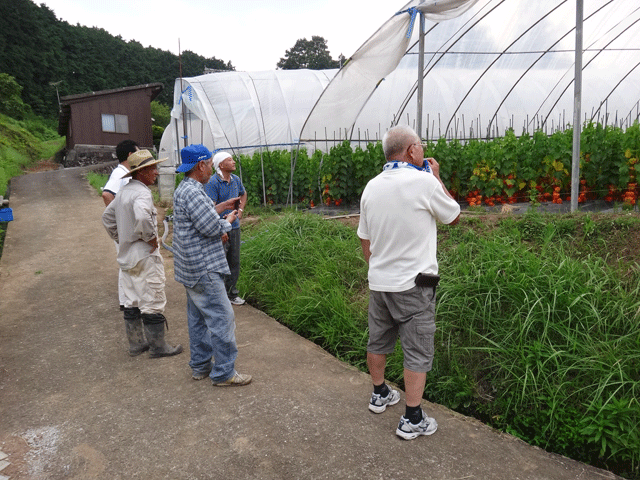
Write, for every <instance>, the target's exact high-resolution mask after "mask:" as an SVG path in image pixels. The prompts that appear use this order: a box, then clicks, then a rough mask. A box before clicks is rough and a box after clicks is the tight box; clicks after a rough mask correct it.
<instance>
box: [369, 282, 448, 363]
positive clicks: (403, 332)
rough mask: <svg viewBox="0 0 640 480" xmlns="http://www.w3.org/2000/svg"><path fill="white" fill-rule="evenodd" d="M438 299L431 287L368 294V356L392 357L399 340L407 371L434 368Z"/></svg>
mask: <svg viewBox="0 0 640 480" xmlns="http://www.w3.org/2000/svg"><path fill="white" fill-rule="evenodd" d="M435 319H436V297H435V292H434V289H433V288H432V287H418V286H417V285H416V286H415V287H413V288H411V289H410V290H407V291H405V292H376V291H373V290H371V291H370V292H369V343H368V344H367V352H370V353H374V354H379V355H388V354H390V353H393V351H394V349H395V345H396V341H397V340H398V336H400V344H401V345H402V352H403V353H404V368H406V369H407V370H411V371H412V372H418V373H422V372H428V371H430V370H431V367H432V366H433V353H434V337H435V332H436V321H435Z"/></svg>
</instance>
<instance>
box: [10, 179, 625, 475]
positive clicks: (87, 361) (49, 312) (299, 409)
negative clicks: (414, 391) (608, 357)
mask: <svg viewBox="0 0 640 480" xmlns="http://www.w3.org/2000/svg"><path fill="white" fill-rule="evenodd" d="M86 171H87V169H86V168H76V169H68V170H58V171H54V172H44V173H37V174H30V175H26V176H22V177H19V178H15V179H14V180H13V181H12V184H11V198H10V200H11V203H10V206H11V207H12V209H13V213H14V218H15V220H14V221H13V222H10V223H9V228H8V231H7V236H6V241H5V247H4V253H3V255H2V259H1V260H0V312H1V313H0V458H3V457H4V458H3V460H2V461H1V462H2V463H1V464H0V467H3V468H2V470H0V478H3V477H5V478H6V477H8V478H10V479H11V480H14V479H30V480H40V479H123V480H124V479H127V480H129V479H362V478H369V479H385V480H389V479H398V480H400V479H403V480H404V479H424V478H429V479H432V480H445V479H446V480H454V479H456V480H462V479H481V480H491V479H495V480H542V479H548V480H552V479H553V480H577V479H581V480H582V479H594V480H602V479H614V478H617V477H615V476H614V475H612V474H610V473H608V472H605V471H602V470H598V469H595V468H592V467H590V466H587V465H584V464H581V463H578V462H575V461H573V460H569V459H567V458H564V457H560V456H558V455H553V454H549V453H547V452H545V451H543V450H540V449H538V448H534V447H530V446H528V445H526V444H525V443H523V442H522V441H520V440H517V439H515V438H514V437H511V436H509V435H504V434H501V433H498V432H496V431H494V430H492V429H491V428H488V427H486V426H484V425H482V424H481V423H479V422H477V421H475V420H473V419H470V418H466V417H463V416H461V415H458V414H456V413H454V412H451V411H450V410H447V409H446V408H443V407H441V406H438V405H433V404H428V403H426V402H425V405H424V407H425V409H426V410H427V411H428V412H429V414H430V415H432V416H434V417H436V419H437V420H438V423H439V430H438V431H437V432H436V434H435V435H433V436H431V437H419V438H418V439H416V440H413V441H409V442H407V441H404V440H401V439H399V438H398V437H397V436H396V435H395V433H394V432H395V428H396V426H397V423H398V420H399V418H400V415H401V414H402V413H403V410H404V394H403V401H402V402H401V403H399V404H398V405H396V406H394V407H390V408H389V409H387V411H386V412H385V413H383V414H381V415H374V414H372V413H370V412H369V411H368V409H367V402H368V399H369V395H370V391H371V386H370V381H369V377H368V375H366V374H364V373H361V372H359V371H357V370H355V369H354V368H352V367H350V366H348V365H345V364H344V363H342V362H340V361H338V360H337V359H335V358H334V357H332V356H331V355H329V354H327V353H326V352H324V351H323V350H321V349H320V348H318V347H317V346H315V345H314V344H313V343H311V342H308V341H307V340H305V339H303V338H301V337H299V336H298V335H296V334H294V333H292V332H291V331H289V330H288V329H287V328H285V327H283V326H282V325H280V324H279V323H278V322H276V321H275V320H273V319H272V318H269V317H268V316H266V315H264V314H263V313H261V312H260V311H258V310H255V309H254V308H252V307H250V306H247V305H245V306H241V307H234V308H235V311H236V319H237V339H238V344H239V347H240V349H239V350H240V353H239V357H238V362H237V368H238V370H239V371H241V372H247V373H250V374H252V375H253V376H254V382H253V383H252V384H251V385H250V386H247V387H237V388H228V389H221V388H214V387H212V386H211V384H210V382H209V381H208V380H204V381H200V382H196V381H193V380H192V379H191V376H190V370H189V368H188V366H187V362H188V335H187V327H186V301H185V293H184V288H183V287H182V286H181V285H180V284H177V283H176V282H175V281H174V280H173V268H172V262H171V259H170V258H169V257H168V256H167V258H166V264H165V267H166V272H167V287H166V290H167V298H168V305H167V310H166V316H167V318H168V320H169V326H170V330H169V333H168V339H169V341H171V342H179V343H182V345H183V346H184V347H185V349H186V350H187V352H186V353H183V354H182V355H178V356H176V357H170V358H163V359H154V360H150V359H149V358H148V357H147V356H146V355H141V356H139V357H135V358H131V357H129V356H128V354H127V344H126V340H125V333H124V325H123V320H122V315H121V312H120V311H119V310H118V301H117V292H116V276H117V275H116V272H117V267H116V263H115V250H114V246H113V243H112V242H111V240H110V239H109V238H108V236H107V234H106V233H105V231H104V230H103V228H102V225H101V223H100V216H101V214H102V211H103V203H102V200H101V199H100V198H99V197H98V196H97V195H96V194H95V192H94V191H93V190H92V189H91V187H90V186H89V185H88V183H87V182H86V180H85V178H84V174H85V173H86ZM164 253H167V252H166V251H164ZM3 453H4V455H6V456H4V455H3Z"/></svg>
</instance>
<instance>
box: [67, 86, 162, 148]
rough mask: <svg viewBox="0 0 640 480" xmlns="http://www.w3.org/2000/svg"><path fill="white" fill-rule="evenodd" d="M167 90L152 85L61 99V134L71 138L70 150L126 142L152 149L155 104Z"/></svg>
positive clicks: (110, 145) (69, 96) (68, 138)
mask: <svg viewBox="0 0 640 480" xmlns="http://www.w3.org/2000/svg"><path fill="white" fill-rule="evenodd" d="M163 87H164V86H163V84H162V83H148V84H145V85H136V86H134V87H125V88H119V89H115V90H102V91H99V92H89V93H83V94H79V95H68V96H66V97H62V98H60V117H59V122H58V133H59V134H60V135H64V136H66V137H67V143H66V149H67V151H70V150H72V149H74V148H76V146H80V145H82V146H96V147H108V146H109V147H115V146H116V145H117V144H118V143H120V142H121V141H122V140H126V139H132V140H134V141H135V142H136V143H137V144H138V145H141V146H149V147H150V146H152V145H153V133H152V129H151V101H152V100H153V99H154V98H156V97H157V96H158V95H159V94H160V92H161V91H162V89H163Z"/></svg>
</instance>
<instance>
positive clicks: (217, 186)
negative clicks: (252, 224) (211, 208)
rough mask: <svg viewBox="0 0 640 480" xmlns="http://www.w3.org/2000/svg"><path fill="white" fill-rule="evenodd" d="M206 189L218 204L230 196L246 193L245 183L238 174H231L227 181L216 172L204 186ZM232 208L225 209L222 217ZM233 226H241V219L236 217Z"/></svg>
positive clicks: (234, 227)
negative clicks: (243, 183)
mask: <svg viewBox="0 0 640 480" xmlns="http://www.w3.org/2000/svg"><path fill="white" fill-rule="evenodd" d="M204 191H205V192H206V194H207V195H209V198H211V200H213V201H214V202H215V203H216V204H218V203H220V202H224V201H225V200H229V199H230V198H235V197H240V196H242V195H244V185H242V180H240V177H238V176H237V175H234V174H233V173H232V174H231V178H230V179H229V181H228V182H227V181H226V180H225V179H224V178H222V177H221V176H220V175H218V174H214V175H213V176H212V177H211V179H210V180H209V182H208V183H207V184H206V185H205V186H204ZM231 212H232V210H225V211H224V212H222V213H221V214H220V217H223V216H225V215H227V214H229V213H231ZM231 228H233V229H236V228H240V219H238V218H236V219H235V220H234V222H233V223H232V224H231Z"/></svg>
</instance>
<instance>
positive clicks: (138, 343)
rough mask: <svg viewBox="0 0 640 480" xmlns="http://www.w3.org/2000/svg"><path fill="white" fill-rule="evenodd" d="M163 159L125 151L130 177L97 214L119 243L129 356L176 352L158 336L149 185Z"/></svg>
mask: <svg viewBox="0 0 640 480" xmlns="http://www.w3.org/2000/svg"><path fill="white" fill-rule="evenodd" d="M165 160H166V158H163V159H160V160H156V159H154V158H153V155H151V152H149V151H148V150H138V151H137V152H134V153H132V154H131V155H129V157H128V162H129V168H130V170H129V172H128V173H127V174H126V175H125V177H131V181H129V183H127V184H126V185H124V186H123V187H122V188H121V189H120V190H119V191H118V194H117V195H116V197H115V199H114V200H113V201H112V202H111V203H109V205H107V208H106V209H105V211H104V213H103V215H102V223H103V225H104V227H105V229H106V230H107V233H108V234H109V236H110V237H111V238H112V239H114V240H115V241H116V242H118V246H119V249H118V265H119V266H120V269H121V270H122V286H123V290H124V295H125V303H124V321H125V326H126V332H127V338H128V340H129V355H131V356H136V355H140V354H141V353H143V352H145V351H147V350H149V357H150V358H158V357H167V356H171V355H177V354H179V353H181V352H182V346H181V345H176V346H175V347H172V346H171V345H168V344H167V343H166V342H165V340H164V327H165V324H166V323H167V319H166V318H165V317H164V307H165V305H166V303H167V299H166V296H165V292H164V285H165V275H164V265H163V260H162V256H161V255H160V252H159V250H158V221H157V219H156V215H157V211H156V208H155V206H154V205H153V196H152V195H151V190H150V189H149V185H153V184H154V183H155V181H156V178H157V177H158V165H157V164H158V163H160V162H163V161H165ZM143 324H144V333H143ZM145 334H146V337H147V340H146V341H145Z"/></svg>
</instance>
